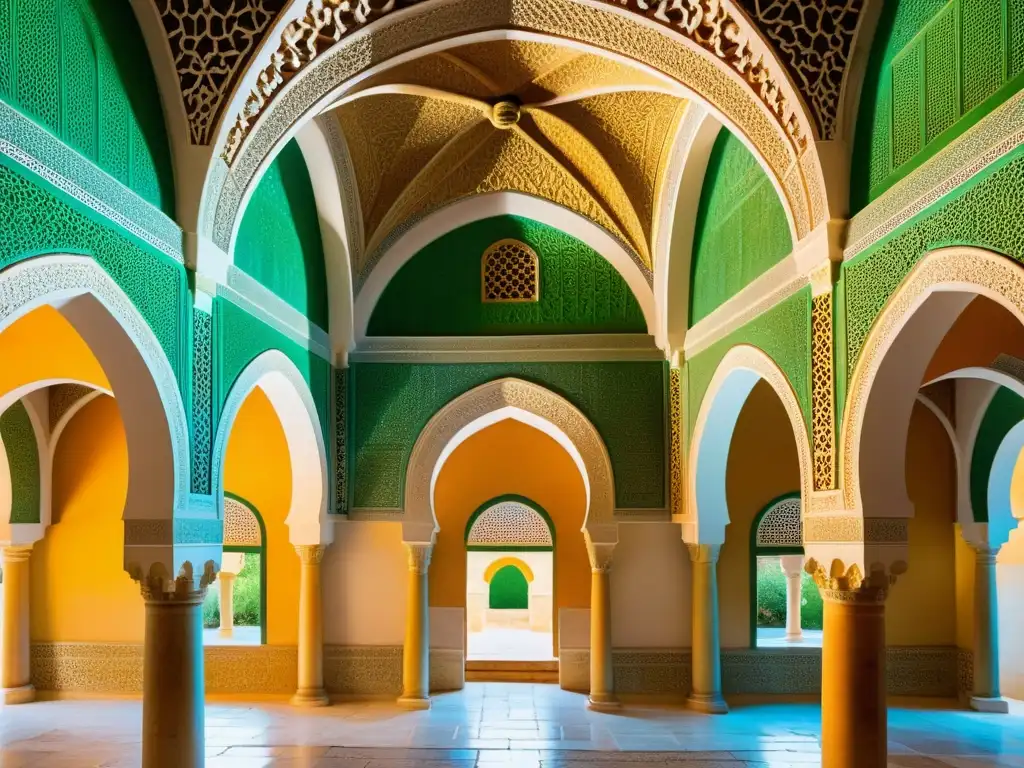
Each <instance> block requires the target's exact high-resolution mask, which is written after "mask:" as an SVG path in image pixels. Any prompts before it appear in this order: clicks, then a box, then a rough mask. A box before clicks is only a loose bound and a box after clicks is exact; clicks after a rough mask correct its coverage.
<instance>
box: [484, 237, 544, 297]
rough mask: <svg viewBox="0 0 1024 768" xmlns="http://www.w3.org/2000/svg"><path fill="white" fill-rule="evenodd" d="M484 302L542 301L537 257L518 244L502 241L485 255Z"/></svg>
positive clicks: (514, 241)
mask: <svg viewBox="0 0 1024 768" xmlns="http://www.w3.org/2000/svg"><path fill="white" fill-rule="evenodd" d="M481 268H482V270H483V300H484V302H485V303H486V302H499V301H500V302H504V301H507V302H518V301H539V300H540V263H539V262H538V260H537V254H536V253H534V251H533V249H532V248H530V246H528V245H526V243H521V242H520V241H518V240H499V241H498V242H496V243H494V245H492V246H491V247H490V248H488V249H487V250H486V251H484V256H483V264H482V266H481Z"/></svg>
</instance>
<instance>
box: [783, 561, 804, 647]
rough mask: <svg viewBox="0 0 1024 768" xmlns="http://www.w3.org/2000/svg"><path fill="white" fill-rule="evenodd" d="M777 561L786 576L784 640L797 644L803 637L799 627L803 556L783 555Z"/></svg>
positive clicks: (801, 601)
mask: <svg viewBox="0 0 1024 768" xmlns="http://www.w3.org/2000/svg"><path fill="white" fill-rule="evenodd" d="M779 560H780V563H781V565H782V572H783V573H784V574H786V640H787V641H788V642H790V643H799V642H800V641H801V640H803V636H804V633H803V629H802V628H801V626H800V609H801V607H802V603H803V595H802V594H801V591H802V587H803V573H804V556H803V555H783V556H782V557H780V558H779Z"/></svg>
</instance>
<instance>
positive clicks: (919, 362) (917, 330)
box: [840, 246, 1024, 517]
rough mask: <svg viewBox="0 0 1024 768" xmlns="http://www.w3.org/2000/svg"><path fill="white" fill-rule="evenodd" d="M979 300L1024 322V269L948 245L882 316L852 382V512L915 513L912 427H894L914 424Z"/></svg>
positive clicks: (914, 273)
mask: <svg viewBox="0 0 1024 768" xmlns="http://www.w3.org/2000/svg"><path fill="white" fill-rule="evenodd" d="M977 296H984V297H985V298H988V299H990V300H992V301H994V302H996V303H997V304H999V305H1000V306H1002V307H1004V308H1005V309H1006V310H1008V311H1009V312H1010V313H1011V314H1012V315H1013V316H1014V317H1015V318H1016V319H1017V320H1018V322H1021V323H1024V268H1022V267H1021V265H1019V264H1017V263H1016V262H1014V261H1012V260H1011V259H1009V258H1007V257H1005V256H1002V255H999V254H996V253H994V252H992V251H988V250H985V249H981V248H974V247H967V246H956V247H951V248H941V249H938V250H935V251H931V252H929V253H927V254H925V255H924V256H922V258H921V259H920V261H918V263H917V264H916V265H915V266H914V268H913V269H912V270H911V271H910V273H909V274H908V275H907V277H906V278H905V279H904V281H903V283H902V285H901V286H900V287H899V288H898V289H897V291H896V292H895V293H894V294H893V295H892V297H890V299H889V301H888V303H887V304H886V306H885V308H884V309H883V310H882V311H881V312H880V313H879V315H878V317H877V318H876V319H875V322H874V325H873V326H872V329H871V332H870V333H869V334H868V336H867V338H866V339H865V341H864V345H863V347H862V352H861V354H860V356H859V358H858V359H857V363H856V366H855V367H854V370H853V375H852V376H851V377H850V385H849V390H848V394H847V399H846V405H845V409H844V416H843V428H842V429H843V433H842V439H841V441H840V445H841V448H842V455H841V467H842V487H843V500H842V501H843V506H844V507H845V508H846V509H847V510H850V511H853V512H855V513H857V514H859V515H861V516H864V515H865V510H866V509H868V508H873V507H875V506H877V507H879V508H882V507H883V506H884V508H885V509H886V511H887V513H888V514H887V516H888V517H910V516H912V507H911V505H910V501H909V499H908V498H906V485H905V471H904V459H905V446H906V430H901V429H899V428H897V429H893V424H902V423H907V424H909V416H910V411H911V410H912V408H913V404H914V402H915V401H916V398H917V391H918V388H919V386H920V382H921V379H922V378H923V375H924V372H925V369H926V368H927V365H928V363H929V362H930V360H931V358H932V356H933V354H934V352H935V350H936V349H937V348H938V345H939V344H940V343H941V341H942V339H943V338H944V337H945V335H946V333H947V332H948V331H949V328H951V327H952V325H953V323H954V322H955V321H956V319H957V317H959V315H960V313H961V312H962V311H963V310H964V308H965V307H966V306H967V304H968V303H969V302H970V301H971V300H973V299H974V298H975V297H977ZM989 375H990V374H986V376H984V377H981V378H987V377H988V376H989ZM991 375H995V373H992V374H991ZM971 378H978V377H975V376H971ZM873 393H878V399H875V398H873V397H872V394H873ZM883 406H884V407H883ZM865 454H868V455H870V458H869V460H868V461H865V460H864V458H863V457H864V455H865ZM899 489H902V497H900V496H899ZM883 494H885V502H884V505H883V504H881V503H880V499H881V498H882V495H883ZM893 509H895V510H896V513H895V514H893V512H892V510H893Z"/></svg>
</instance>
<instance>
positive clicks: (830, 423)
mask: <svg viewBox="0 0 1024 768" xmlns="http://www.w3.org/2000/svg"><path fill="white" fill-rule="evenodd" d="M832 361H833V354H832V292H831V291H828V292H826V293H823V294H821V295H820V296H815V297H814V298H813V299H812V300H811V434H812V439H813V443H814V490H816V491H828V490H831V489H833V488H835V487H836V486H835V482H836V472H835V465H836V460H835V446H836V436H835V383H834V382H835V380H834V375H833V368H832V365H833V362H832Z"/></svg>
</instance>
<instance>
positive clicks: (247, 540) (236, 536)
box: [224, 497, 263, 547]
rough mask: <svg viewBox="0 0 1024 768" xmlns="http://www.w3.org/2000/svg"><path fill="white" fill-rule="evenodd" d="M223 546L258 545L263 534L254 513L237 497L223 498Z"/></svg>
mask: <svg viewBox="0 0 1024 768" xmlns="http://www.w3.org/2000/svg"><path fill="white" fill-rule="evenodd" d="M224 546H225V547H260V546H263V534H262V533H261V531H260V521H259V520H258V519H257V518H256V514H255V513H254V512H253V511H252V510H251V509H249V507H248V506H246V505H245V504H243V503H242V502H241V501H239V500H238V499H232V498H230V497H225V499H224Z"/></svg>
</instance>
